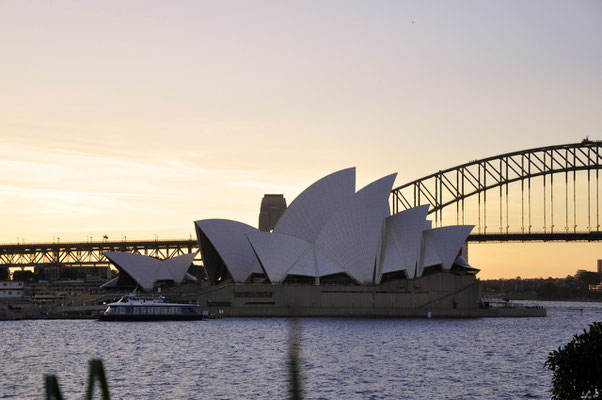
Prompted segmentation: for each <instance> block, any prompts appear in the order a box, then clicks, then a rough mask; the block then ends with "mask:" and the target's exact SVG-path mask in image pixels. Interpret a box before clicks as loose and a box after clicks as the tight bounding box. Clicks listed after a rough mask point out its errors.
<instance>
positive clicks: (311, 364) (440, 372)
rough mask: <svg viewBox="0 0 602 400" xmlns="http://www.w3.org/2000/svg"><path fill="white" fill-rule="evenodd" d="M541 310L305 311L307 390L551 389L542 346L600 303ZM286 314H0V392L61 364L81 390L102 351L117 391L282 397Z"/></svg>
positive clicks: (463, 392)
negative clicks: (478, 314) (488, 313)
mask: <svg viewBox="0 0 602 400" xmlns="http://www.w3.org/2000/svg"><path fill="white" fill-rule="evenodd" d="M542 304H543V305H544V306H546V307H547V308H548V317H546V318H517V319H510V318H508V319H501V318H500V319H458V320H455V319H431V320H427V319H330V318H322V319H302V320H301V321H300V324H299V326H300V328H301V330H302V332H301V345H302V350H301V357H302V367H303V377H304V393H305V395H306V398H312V399H333V398H346V399H384V398H423V397H428V398H435V399H466V398H478V399H491V398H497V399H503V398H508V399H515V398H538V399H543V398H549V395H548V393H549V390H550V387H551V374H550V373H549V372H548V371H547V370H546V369H545V368H544V366H543V364H544V361H545V359H546V357H547V354H548V353H549V352H550V351H551V350H553V349H556V348H557V347H558V346H560V345H563V344H565V343H567V342H568V341H569V340H570V339H571V338H572V336H573V335H574V334H576V333H580V332H581V331H582V330H583V329H585V328H586V327H587V326H588V325H589V324H590V323H592V322H594V321H601V320H602V304H601V303H583V310H584V312H583V316H580V313H579V307H580V306H581V305H582V304H581V303H559V302H558V303H556V302H551V303H542ZM288 337H289V335H288V325H287V320H286V319H277V318H273V319H255V318H253V319H223V320H211V321H196V322H160V323H152V322H138V323H102V322H97V321H76V320H73V321H62V320H58V321H4V322H0V346H1V348H2V358H3V360H2V364H1V367H0V398H1V399H5V398H15V399H34V398H35V399H37V398H42V397H43V384H44V381H43V376H44V374H48V373H54V374H57V375H58V379H59V384H60V385H61V389H62V391H63V394H65V397H66V398H67V399H75V398H82V396H83V394H84V391H85V385H86V382H85V379H86V376H87V368H88V361H89V359H91V358H102V359H103V362H104V364H105V368H106V371H107V376H108V380H109V385H110V388H111V394H112V398H114V399H133V398H146V399H165V398H172V399H192V398H198V399H233V398H255V399H274V398H286V395H287V388H286V381H287V377H286V374H287V365H286V354H287V349H288V345H287V340H288Z"/></svg>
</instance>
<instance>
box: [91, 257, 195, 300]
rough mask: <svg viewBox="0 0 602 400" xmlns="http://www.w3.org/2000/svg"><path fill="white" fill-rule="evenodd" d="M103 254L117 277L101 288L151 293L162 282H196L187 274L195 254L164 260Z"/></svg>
mask: <svg viewBox="0 0 602 400" xmlns="http://www.w3.org/2000/svg"><path fill="white" fill-rule="evenodd" d="M103 254H104V256H105V257H107V258H108V259H109V260H110V261H111V263H112V264H113V265H114V266H115V267H116V268H117V270H118V271H119V275H118V276H117V277H116V278H114V279H111V280H110V281H108V282H107V283H105V284H104V285H102V286H101V287H102V288H113V287H138V288H139V289H142V290H143V291H152V290H153V289H154V288H155V287H156V286H157V284H158V283H162V282H166V283H169V284H180V283H182V282H184V281H196V280H197V279H196V278H195V277H194V276H192V275H190V274H189V273H188V272H187V271H188V269H189V268H190V266H191V265H192V261H193V260H194V257H195V256H196V254H197V252H194V253H190V254H184V255H181V256H178V257H173V258H168V259H166V260H158V259H156V258H154V257H148V256H143V255H141V254H133V253H126V252H121V251H107V252H105V253H103Z"/></svg>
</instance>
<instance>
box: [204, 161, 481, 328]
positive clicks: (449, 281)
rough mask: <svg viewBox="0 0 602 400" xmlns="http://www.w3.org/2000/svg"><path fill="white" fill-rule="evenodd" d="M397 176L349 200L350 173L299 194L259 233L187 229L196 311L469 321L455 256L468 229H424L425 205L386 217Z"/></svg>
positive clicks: (472, 293)
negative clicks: (197, 254)
mask: <svg viewBox="0 0 602 400" xmlns="http://www.w3.org/2000/svg"><path fill="white" fill-rule="evenodd" d="M395 177H396V174H392V175H388V176H385V177H384V178H381V179H379V180H377V181H375V182H372V183H370V184H369V185H367V186H365V187H364V188H362V189H360V190H358V191H357V192H356V188H355V168H349V169H344V170H341V171H338V172H335V173H333V174H331V175H328V176H326V177H324V178H322V179H320V180H318V181H317V182H315V183H314V184H312V185H311V186H309V187H308V188H307V189H305V191H303V192H302V193H301V194H300V195H299V196H298V197H297V198H296V199H295V200H294V201H293V202H292V203H291V204H290V205H289V206H288V207H286V208H285V209H284V211H283V212H282V215H281V216H280V217H279V218H278V219H277V222H276V223H275V225H274V226H273V229H270V230H269V231H260V230H258V229H256V228H254V227H252V226H249V225H246V224H244V223H241V222H237V221H232V220H225V219H206V220H200V221H196V222H195V228H196V234H197V238H198V242H199V247H200V251H201V254H202V258H203V263H204V267H205V270H206V273H207V278H208V282H209V284H210V285H208V286H207V287H205V288H204V289H203V290H202V291H201V292H200V294H199V296H198V299H199V301H200V303H201V306H204V307H206V308H209V309H212V310H213V309H221V310H224V311H223V312H224V313H225V314H226V315H240V316H251V315H255V316H285V315H291V314H295V315H304V316H414V315H415V316H425V315H426V314H427V313H429V314H430V313H432V314H433V315H435V316H437V315H439V316H460V315H462V316H467V315H471V310H475V312H476V311H478V307H479V300H480V289H479V285H478V281H477V280H476V277H475V275H476V272H478V270H476V269H474V268H472V267H470V265H468V263H467V261H466V259H465V258H464V257H462V255H461V250H462V247H463V244H464V243H465V241H466V238H467V237H468V235H469V233H470V232H471V230H472V228H473V227H472V226H465V225H464V226H448V227H441V228H432V226H431V223H430V221H428V220H427V212H428V206H420V207H416V208H413V209H409V210H406V211H403V212H400V213H398V214H394V215H391V213H390V209H389V202H388V199H389V195H390V192H391V189H392V186H393V183H394V181H395Z"/></svg>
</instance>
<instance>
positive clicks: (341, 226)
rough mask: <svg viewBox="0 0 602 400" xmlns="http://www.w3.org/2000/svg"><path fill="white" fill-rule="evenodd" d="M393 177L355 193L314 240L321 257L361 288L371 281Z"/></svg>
mask: <svg viewBox="0 0 602 400" xmlns="http://www.w3.org/2000/svg"><path fill="white" fill-rule="evenodd" d="M396 176H397V174H391V175H389V176H386V177H384V178H381V179H379V180H377V181H375V182H372V183H371V184H369V185H368V186H366V187H364V188H363V189H361V190H360V191H359V192H357V193H356V195H355V196H353V197H352V198H351V199H349V200H348V201H347V202H345V204H343V205H342V206H341V207H339V208H338V209H337V211H336V212H335V213H334V215H333V216H332V217H331V218H330V220H329V221H328V223H327V224H326V225H325V226H324V228H323V229H322V231H320V234H319V235H318V238H317V240H316V245H317V246H319V247H320V249H321V250H322V251H323V252H324V255H325V256H327V257H329V258H330V259H332V260H333V261H335V263H336V264H338V265H340V266H341V267H342V268H343V269H344V270H345V271H346V272H347V273H348V274H349V275H350V276H351V277H352V278H354V279H355V280H357V281H358V282H359V283H361V284H365V283H371V282H372V281H373V277H374V272H375V271H374V268H375V266H376V262H377V258H378V253H379V250H380V240H381V239H382V227H383V223H384V219H385V218H386V217H387V216H388V214H389V204H388V197H389V193H390V192H391V188H392V187H393V183H394V182H395V177H396Z"/></svg>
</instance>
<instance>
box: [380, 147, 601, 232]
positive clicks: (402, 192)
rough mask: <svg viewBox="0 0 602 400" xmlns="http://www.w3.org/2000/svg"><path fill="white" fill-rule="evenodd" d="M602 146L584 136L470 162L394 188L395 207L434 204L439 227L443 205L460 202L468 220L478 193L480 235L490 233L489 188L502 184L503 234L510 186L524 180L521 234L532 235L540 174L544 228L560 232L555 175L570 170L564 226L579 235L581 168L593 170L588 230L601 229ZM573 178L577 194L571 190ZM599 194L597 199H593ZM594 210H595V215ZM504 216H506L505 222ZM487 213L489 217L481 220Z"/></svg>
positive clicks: (460, 215) (459, 212)
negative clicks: (534, 187) (534, 185)
mask: <svg viewBox="0 0 602 400" xmlns="http://www.w3.org/2000/svg"><path fill="white" fill-rule="evenodd" d="M601 147H602V141H590V140H587V139H584V140H583V141H582V142H581V143H572V144H564V145H557V146H548V147H538V148H534V149H528V150H521V151H515V152H512V153H506V154H501V155H497V156H492V157H488V158H483V159H481V160H474V161H470V162H468V163H466V164H462V165H458V166H455V167H452V168H448V169H446V170H442V171H438V172H435V173H434V174H431V175H428V176H425V177H423V178H420V179H417V180H415V181H412V182H409V183H406V184H405V185H402V186H399V187H397V188H394V189H393V190H392V192H391V194H392V196H391V203H392V204H391V205H392V212H393V213H398V212H400V211H403V210H405V209H408V208H412V207H416V206H418V205H421V204H429V205H430V209H429V214H431V215H433V216H434V223H435V226H440V225H441V221H442V218H443V209H444V208H445V207H448V206H451V205H454V204H455V206H456V223H457V224H461V223H462V224H463V223H465V200H466V199H467V198H469V197H472V196H477V197H478V199H477V207H478V227H479V229H478V230H479V234H481V233H486V227H487V220H486V219H487V193H488V191H490V190H492V189H496V188H498V189H499V194H498V196H497V197H498V201H499V223H500V225H499V233H500V234H504V233H505V234H508V233H509V230H508V229H509V221H508V218H509V212H508V194H509V189H508V187H509V185H510V184H511V183H514V182H520V192H521V211H520V214H521V216H520V217H521V234H531V233H532V232H531V228H532V224H531V208H532V206H533V202H532V199H531V186H532V181H533V179H534V178H538V177H541V178H542V180H543V203H539V204H543V222H544V224H543V225H544V226H543V232H544V233H547V232H548V225H547V223H548V222H549V223H550V226H549V232H550V233H554V191H553V186H554V176H555V175H556V174H564V187H565V193H564V194H565V196H564V197H565V199H564V208H565V210H564V211H565V212H564V218H565V229H564V231H565V233H570V232H571V231H572V233H575V234H576V233H577V223H576V221H577V194H576V193H577V189H576V186H577V185H576V181H577V172H578V171H587V182H588V184H587V221H588V227H587V232H592V231H595V232H597V231H598V230H599V229H600V206H599V185H598V182H599V170H600V169H601V168H602V164H601V162H602V149H601ZM594 172H595V173H594ZM592 175H593V177H592ZM592 179H595V190H594V192H595V193H592V187H591V186H592V185H591V182H592ZM538 180H539V179H538ZM571 183H572V193H569V192H570V190H569V186H570V184H571ZM571 198H572V199H571ZM593 198H594V199H595V201H592V199H593ZM504 200H505V201H504ZM570 200H572V207H569V203H570V202H571V201H570ZM592 202H594V203H595V207H592ZM548 207H549V208H548ZM546 208H548V209H546ZM592 208H593V209H592ZM570 212H572V214H573V215H572V221H573V225H572V226H569V214H570ZM594 213H595V215H593V214H594ZM503 216H505V224H504V221H503ZM593 217H595V227H592V218H593ZM482 218H483V220H484V221H481V219H482ZM525 218H527V221H525ZM548 218H549V219H548ZM482 222H483V224H484V226H485V228H484V232H481V230H480V227H481V225H482ZM592 228H594V229H592Z"/></svg>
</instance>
